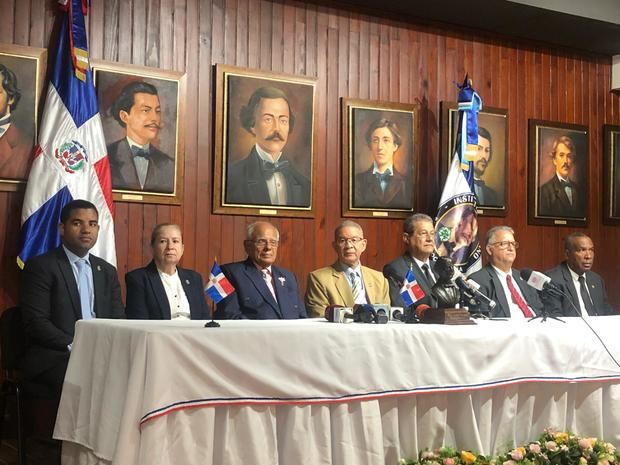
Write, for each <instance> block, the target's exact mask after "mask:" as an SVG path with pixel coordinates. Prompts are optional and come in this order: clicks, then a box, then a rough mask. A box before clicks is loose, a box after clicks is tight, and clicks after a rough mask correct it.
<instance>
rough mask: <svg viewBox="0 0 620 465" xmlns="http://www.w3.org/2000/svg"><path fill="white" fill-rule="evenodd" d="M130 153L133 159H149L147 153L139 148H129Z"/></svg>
mask: <svg viewBox="0 0 620 465" xmlns="http://www.w3.org/2000/svg"><path fill="white" fill-rule="evenodd" d="M131 153H133V156H134V157H142V158H146V159H147V160H148V158H149V151H148V150H144V149H142V148H139V147H131Z"/></svg>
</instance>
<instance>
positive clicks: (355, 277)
mask: <svg viewBox="0 0 620 465" xmlns="http://www.w3.org/2000/svg"><path fill="white" fill-rule="evenodd" d="M350 276H351V292H352V293H353V301H354V302H355V303H356V304H359V303H362V300H363V299H362V283H361V282H360V276H359V274H358V273H357V271H352V272H351V275H350Z"/></svg>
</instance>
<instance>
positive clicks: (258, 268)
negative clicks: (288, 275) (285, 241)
mask: <svg viewBox="0 0 620 465" xmlns="http://www.w3.org/2000/svg"><path fill="white" fill-rule="evenodd" d="M254 266H255V267H256V269H257V270H258V271H260V272H261V274H262V272H263V270H267V271H269V274H270V275H272V276H273V273H272V272H271V265H269V266H267V267H265V268H263V267H262V266H259V265H257V264H256V263H254Z"/></svg>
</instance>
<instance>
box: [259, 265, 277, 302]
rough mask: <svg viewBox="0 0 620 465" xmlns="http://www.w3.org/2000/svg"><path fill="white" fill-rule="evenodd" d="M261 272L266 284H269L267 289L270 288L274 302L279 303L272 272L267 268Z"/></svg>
mask: <svg viewBox="0 0 620 465" xmlns="http://www.w3.org/2000/svg"><path fill="white" fill-rule="evenodd" d="M260 271H261V273H262V274H263V279H264V280H265V284H267V287H268V288H269V292H271V295H272V296H273V300H275V301H276V302H277V301H278V298H277V297H276V290H275V289H274V286H273V277H272V276H271V272H270V271H269V270H268V269H267V268H263V269H262V270H260Z"/></svg>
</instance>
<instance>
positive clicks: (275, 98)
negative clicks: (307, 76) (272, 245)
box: [222, 74, 314, 208]
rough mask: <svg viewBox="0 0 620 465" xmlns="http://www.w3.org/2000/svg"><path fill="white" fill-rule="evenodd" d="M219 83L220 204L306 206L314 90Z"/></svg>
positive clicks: (251, 81)
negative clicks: (223, 89)
mask: <svg viewBox="0 0 620 465" xmlns="http://www.w3.org/2000/svg"><path fill="white" fill-rule="evenodd" d="M225 79H226V82H227V86H228V87H227V88H228V93H227V95H226V99H225V104H224V105H225V106H226V108H227V112H226V117H225V122H224V123H225V126H226V131H225V132H224V137H225V140H224V142H223V154H222V157H223V158H222V165H223V167H224V169H223V170H222V172H223V174H222V176H223V179H222V185H223V189H222V191H223V192H222V198H223V204H224V205H226V206H248V207H251V206H257V207H260V206H267V207H280V208H282V207H284V208H291V207H299V208H309V207H311V199H312V195H311V194H312V158H313V135H312V131H313V115H314V109H313V102H314V86H313V85H306V84H302V83H295V82H287V81H286V80H282V81H280V80H271V79H268V78H250V77H248V76H239V75H233V74H230V75H226V78H225ZM224 173H225V174H224Z"/></svg>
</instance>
